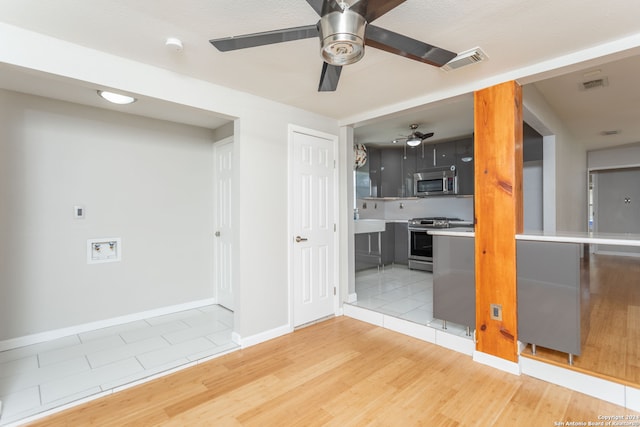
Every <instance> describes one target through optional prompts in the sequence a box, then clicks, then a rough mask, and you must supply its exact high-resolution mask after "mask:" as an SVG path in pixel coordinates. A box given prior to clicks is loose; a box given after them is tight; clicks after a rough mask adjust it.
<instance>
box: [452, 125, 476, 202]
mask: <svg viewBox="0 0 640 427" xmlns="http://www.w3.org/2000/svg"><path fill="white" fill-rule="evenodd" d="M455 146H456V156H455V163H454V164H455V166H456V171H457V175H458V195H462V196H472V195H473V191H474V175H473V174H474V169H473V163H474V162H473V138H472V137H469V138H465V139H461V140H459V141H456V143H455Z"/></svg>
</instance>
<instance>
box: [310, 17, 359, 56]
mask: <svg viewBox="0 0 640 427" xmlns="http://www.w3.org/2000/svg"><path fill="white" fill-rule="evenodd" d="M366 24H367V22H366V21H365V19H364V17H363V16H362V15H360V14H358V13H356V12H353V11H351V10H349V9H346V10H344V11H342V12H331V13H329V14H327V15H324V16H323V17H322V18H321V19H320V23H319V24H318V31H319V33H320V54H321V55H322V59H324V61H325V62H327V63H328V64H331V65H349V64H353V63H354V62H357V61H359V60H360V59H361V58H362V57H363V56H364V32H365V26H366Z"/></svg>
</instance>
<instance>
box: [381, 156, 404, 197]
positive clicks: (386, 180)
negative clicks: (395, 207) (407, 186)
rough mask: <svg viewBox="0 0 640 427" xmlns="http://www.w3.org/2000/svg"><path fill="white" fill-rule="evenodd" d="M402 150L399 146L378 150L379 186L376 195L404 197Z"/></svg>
mask: <svg viewBox="0 0 640 427" xmlns="http://www.w3.org/2000/svg"><path fill="white" fill-rule="evenodd" d="M402 158H403V150H402V149H401V148H399V147H390V148H383V149H381V150H380V171H381V173H380V186H379V187H378V188H379V193H378V196H377V197H404V193H403V185H402V181H403V174H402V160H403V159H402Z"/></svg>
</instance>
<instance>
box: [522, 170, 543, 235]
mask: <svg viewBox="0 0 640 427" xmlns="http://www.w3.org/2000/svg"><path fill="white" fill-rule="evenodd" d="M542 170H543V168H542V161H541V160H540V161H533V162H525V163H524V165H523V168H522V204H523V209H522V210H523V214H524V221H523V222H524V231H525V232H526V231H542V230H543V228H544V224H543V206H544V202H543V196H542V190H543V181H542Z"/></svg>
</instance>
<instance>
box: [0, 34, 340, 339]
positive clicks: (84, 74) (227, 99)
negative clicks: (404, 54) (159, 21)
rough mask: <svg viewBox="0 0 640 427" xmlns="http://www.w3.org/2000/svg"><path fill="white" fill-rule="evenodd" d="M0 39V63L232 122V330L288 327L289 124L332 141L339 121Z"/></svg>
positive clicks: (64, 49)
mask: <svg viewBox="0 0 640 427" xmlns="http://www.w3.org/2000/svg"><path fill="white" fill-rule="evenodd" d="M0 39H2V40H12V43H11V44H10V45H8V46H3V49H2V50H0V63H6V64H10V65H13V66H17V67H21V68H25V69H27V70H29V71H30V72H33V71H42V72H47V73H52V74H54V75H55V76H56V78H62V79H73V80H78V81H80V82H82V85H83V86H86V87H88V88H91V87H92V86H93V85H102V86H106V87H111V88H115V89H121V90H125V91H130V92H133V93H135V94H140V95H143V96H148V97H153V98H159V99H163V100H167V101H170V102H174V103H178V104H183V105H188V106H191V107H195V108H200V109H203V110H207V111H212V112H216V113H220V114H224V115H227V116H231V117H237V118H238V120H236V121H235V122H234V131H233V134H234V161H235V162H236V163H235V164H234V190H235V195H236V197H235V199H234V204H235V205H234V207H233V214H234V218H235V219H236V223H235V235H234V246H235V249H236V252H235V254H236V256H235V259H234V265H233V267H232V268H233V273H234V278H235V279H234V287H235V289H236V291H237V293H238V300H237V302H238V305H237V310H236V314H235V327H234V329H235V332H237V333H238V334H239V335H240V337H248V336H253V335H257V334H260V333H263V332H267V331H270V330H273V329H276V328H281V327H283V326H286V325H288V279H289V278H288V274H287V272H288V260H289V258H288V244H287V243H288V238H289V237H290V236H288V226H287V225H288V219H287V215H288V208H287V203H288V200H287V143H288V139H287V129H288V124H290V123H292V124H295V125H299V126H302V127H307V128H310V129H316V130H318V131H321V132H326V133H330V134H334V135H337V134H338V124H337V121H336V120H333V119H330V118H326V117H322V116H319V115H317V114H312V113H309V112H306V111H303V110H299V109H296V108H292V107H289V106H286V105H283V104H278V103H275V102H271V101H268V100H265V99H263V98H259V97H256V96H252V95H249V94H246V93H241V92H238V91H234V90H231V89H228V88H224V87H221V86H217V85H213V84H210V83H207V82H204V81H200V80H196V79H193V78H189V77H186V76H182V75H179V74H176V73H173V72H169V71H167V70H163V69H160V68H155V67H152V66H149V65H145V64H141V63H138V62H135V61H131V60H127V59H124V58H120V57H116V56H113V55H109V54H106V53H102V52H97V51H95V50H92V49H88V48H84V47H82V46H78V45H73V44H70V43H66V42H63V41H60V40H56V39H53V38H50V37H46V36H43V35H39V34H35V33H32V32H29V31H25V30H22V29H19V28H16V27H12V26H8V25H4V24H0ZM43 46H46V49H43V48H42V47H43ZM78 64H82V66H78ZM208 157H209V158H210V155H208ZM338 167H342V166H341V165H340V164H339V165H338ZM341 203H342V201H341ZM343 208H345V209H347V207H343V206H341V209H343ZM338 226H340V224H338ZM123 243H126V242H123ZM125 250H126V247H125ZM125 256H126V252H125ZM340 259H342V257H341V258H340ZM65 297H66V298H70V297H73V295H65ZM95 298H96V299H99V295H96V296H95Z"/></svg>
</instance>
